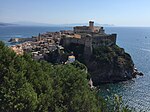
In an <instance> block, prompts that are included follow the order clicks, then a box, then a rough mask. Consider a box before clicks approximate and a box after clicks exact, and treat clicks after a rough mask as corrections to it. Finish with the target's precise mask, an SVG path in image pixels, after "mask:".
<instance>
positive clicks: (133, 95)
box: [0, 26, 150, 112]
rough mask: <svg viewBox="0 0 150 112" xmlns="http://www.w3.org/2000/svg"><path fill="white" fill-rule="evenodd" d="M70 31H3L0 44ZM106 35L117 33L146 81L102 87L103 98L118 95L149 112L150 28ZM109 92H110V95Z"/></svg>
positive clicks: (114, 30) (0, 30)
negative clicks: (43, 34) (51, 32)
mask: <svg viewBox="0 0 150 112" xmlns="http://www.w3.org/2000/svg"><path fill="white" fill-rule="evenodd" d="M71 29H72V28H71V27H70V28H69V27H27V26H26V27H23V26H11V27H10V26H9V27H0V40H3V41H5V42H6V44H9V43H8V42H7V41H8V40H9V39H10V38H11V37H31V36H32V35H38V34H39V33H44V32H47V31H59V30H71ZM105 30H106V33H117V36H118V37H117V44H118V45H119V46H120V47H123V48H124V49H125V51H126V52H128V53H129V54H130V55H131V56H132V59H133V61H134V63H135V66H136V67H137V68H138V70H139V71H142V72H143V73H144V76H143V77H137V78H136V79H133V80H130V81H125V82H121V83H116V84H106V85H102V86H101V90H100V92H101V94H104V95H105V96H106V95H109V96H112V95H113V94H118V95H121V96H122V97H123V101H124V102H126V103H127V104H128V105H129V106H132V107H134V108H136V109H137V110H143V111H146V112H150V28H148V27H106V28H105ZM108 90H109V91H108Z"/></svg>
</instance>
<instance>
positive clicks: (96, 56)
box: [86, 45, 135, 85]
mask: <svg viewBox="0 0 150 112" xmlns="http://www.w3.org/2000/svg"><path fill="white" fill-rule="evenodd" d="M86 65H87V67H88V70H89V72H90V74H91V77H92V80H93V82H94V85H99V84H101V83H108V82H119V81H125V80H129V79H132V78H133V77H135V76H134V75H133V73H134V63H133V61H132V58H131V56H130V55H129V54H128V53H126V52H125V51H124V49H123V48H120V47H119V46H117V45H113V46H110V47H108V46H101V47H99V48H97V49H94V51H93V55H92V56H91V58H90V60H89V61H86Z"/></svg>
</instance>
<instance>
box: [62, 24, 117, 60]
mask: <svg viewBox="0 0 150 112" xmlns="http://www.w3.org/2000/svg"><path fill="white" fill-rule="evenodd" d="M116 38H117V34H106V33H105V30H104V28H103V27H97V26H94V22H93V21H89V26H76V27H74V33H73V34H72V35H71V34H69V35H65V36H64V37H63V38H62V41H63V42H62V46H69V45H70V44H72V43H74V44H79V45H84V57H85V58H87V59H88V58H89V57H90V56H91V55H92V53H93V48H97V47H99V46H112V45H115V44H116Z"/></svg>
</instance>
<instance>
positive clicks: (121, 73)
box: [10, 21, 141, 85]
mask: <svg viewBox="0 0 150 112" xmlns="http://www.w3.org/2000/svg"><path fill="white" fill-rule="evenodd" d="M116 39H117V34H106V33H105V30H104V28H103V27H100V26H94V22H93V21H89V26H76V27H74V28H73V31H72V30H70V31H65V30H62V31H59V32H46V33H43V34H39V35H38V36H33V37H32V38H12V39H11V40H10V42H22V43H21V44H17V45H14V46H11V47H10V48H11V49H13V50H14V51H15V52H16V53H17V54H18V55H23V54H24V53H31V54H32V57H33V59H35V60H46V61H49V62H51V63H55V64H56V63H59V64H60V63H61V64H62V63H63V64H66V63H68V62H69V63H72V62H74V61H75V60H78V61H80V62H82V63H83V64H85V65H86V66H87V69H88V72H89V73H90V74H91V75H90V80H91V79H92V81H93V83H94V85H99V84H101V83H109V82H119V81H125V80H129V79H132V78H134V77H136V75H137V74H141V73H139V72H138V71H136V70H135V69H134V63H133V61H132V58H131V56H130V55H129V54H128V53H126V52H125V50H124V49H123V48H120V47H119V46H117V45H116Z"/></svg>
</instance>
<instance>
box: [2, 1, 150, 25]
mask: <svg viewBox="0 0 150 112" xmlns="http://www.w3.org/2000/svg"><path fill="white" fill-rule="evenodd" d="M89 20H94V21H95V22H97V23H100V24H105V23H107V24H114V25H117V26H150V0H0V22H17V21H31V22H39V23H50V24H68V23H86V22H88V21H89Z"/></svg>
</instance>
